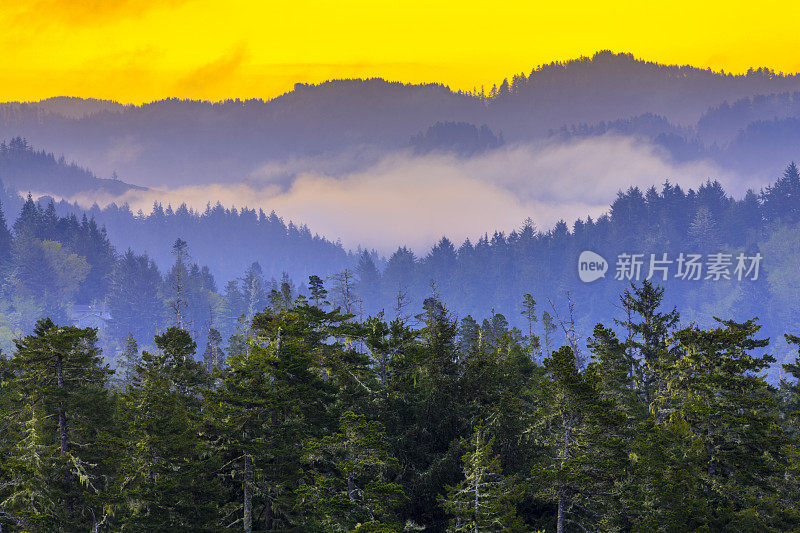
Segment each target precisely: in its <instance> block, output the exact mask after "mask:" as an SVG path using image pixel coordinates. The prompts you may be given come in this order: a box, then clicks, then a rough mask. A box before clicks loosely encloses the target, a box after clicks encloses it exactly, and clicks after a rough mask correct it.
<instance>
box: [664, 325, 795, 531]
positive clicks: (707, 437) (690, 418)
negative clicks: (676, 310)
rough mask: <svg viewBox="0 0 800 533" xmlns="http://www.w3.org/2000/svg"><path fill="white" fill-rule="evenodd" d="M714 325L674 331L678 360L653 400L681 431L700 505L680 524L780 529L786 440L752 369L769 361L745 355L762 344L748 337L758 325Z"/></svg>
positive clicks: (772, 404)
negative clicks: (679, 355)
mask: <svg viewBox="0 0 800 533" xmlns="http://www.w3.org/2000/svg"><path fill="white" fill-rule="evenodd" d="M720 324H721V325H720V327H717V328H713V329H710V330H706V331H704V330H700V329H698V328H697V327H696V326H690V327H688V328H685V329H682V330H680V331H678V332H677V333H676V334H675V338H676V340H677V341H678V343H679V345H680V349H681V352H682V357H680V359H678V360H677V361H676V362H675V364H674V365H673V366H672V368H671V372H670V374H669V376H668V380H669V384H668V386H667V387H666V388H665V389H664V390H663V392H661V393H660V395H659V396H658V397H657V398H656V400H655V402H654V403H655V405H656V407H657V409H658V410H659V412H661V413H663V414H664V417H665V422H664V423H665V424H669V425H673V426H675V427H676V428H679V429H680V431H681V433H682V434H683V438H682V439H681V440H679V441H677V442H676V444H677V445H678V446H680V447H681V451H682V455H683V456H684V457H686V461H688V462H689V464H691V465H693V468H694V471H693V474H694V476H695V478H696V479H697V480H698V484H699V491H698V493H696V494H694V495H693V497H694V499H695V501H697V502H703V504H704V506H705V509H703V508H702V507H701V508H700V509H696V510H695V512H694V515H693V516H692V521H691V522H688V524H689V525H692V527H693V528H702V527H705V528H709V529H711V530H724V529H734V530H737V529H738V530H743V529H744V530H751V531H752V530H768V529H770V528H779V529H784V528H786V527H787V525H788V524H787V523H786V522H784V520H789V519H790V518H789V517H788V516H787V514H791V510H790V509H787V510H784V509H783V506H782V504H781V503H780V493H781V485H782V478H783V472H784V471H785V467H786V461H787V459H786V454H785V444H786V437H785V436H784V435H783V433H782V431H781V427H780V424H779V417H778V406H777V402H776V399H775V395H774V394H773V392H772V391H771V387H770V386H769V385H768V384H767V383H766V382H765V381H764V379H763V375H761V374H760V373H761V372H763V371H764V370H765V369H766V368H767V367H768V366H769V364H770V363H772V362H774V360H775V359H774V357H773V356H772V355H770V354H768V353H764V354H756V353H753V351H754V350H759V349H763V348H764V347H766V346H767V344H768V341H767V340H764V339H757V338H756V337H755V335H756V334H757V332H758V330H759V329H760V326H758V325H757V324H755V322H754V321H753V320H750V321H747V322H743V323H736V322H733V321H720ZM667 414H668V418H667ZM785 511H789V512H788V513H787V512H785Z"/></svg>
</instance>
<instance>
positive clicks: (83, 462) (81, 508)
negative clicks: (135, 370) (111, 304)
mask: <svg viewBox="0 0 800 533" xmlns="http://www.w3.org/2000/svg"><path fill="white" fill-rule="evenodd" d="M10 364H11V366H12V368H13V369H14V377H13V387H14V389H15V390H16V391H17V394H18V396H17V398H18V401H19V403H20V406H21V408H20V409H19V410H18V411H17V419H16V422H17V424H19V426H21V427H22V428H23V429H22V434H23V435H24V436H23V438H22V443H21V446H20V447H19V448H17V449H16V450H15V451H14V452H12V457H11V458H10V462H11V465H12V466H11V471H12V476H13V478H14V479H16V480H17V481H18V482H19V484H18V485H16V487H15V488H16V490H15V491H14V493H12V494H11V496H10V497H9V498H8V499H7V500H6V501H7V505H8V508H9V511H10V512H11V513H12V514H15V515H17V516H19V517H21V520H23V521H25V522H27V523H29V524H31V525H33V526H34V527H35V528H37V529H38V528H43V529H46V530H49V531H73V530H76V529H84V530H85V529H89V528H91V527H94V526H95V525H96V524H98V522H100V521H101V520H103V518H104V514H105V510H104V508H103V505H102V496H103V492H104V490H105V484H106V481H105V478H106V476H107V475H108V474H109V472H110V471H111V469H112V468H111V465H110V458H109V457H108V456H107V455H106V452H107V451H108V450H107V448H106V447H105V446H103V442H104V439H105V437H104V434H105V432H107V431H108V430H109V428H110V424H111V421H110V400H109V397H108V391H107V389H106V382H107V380H108V377H109V376H110V375H111V374H112V373H113V371H112V370H110V369H109V368H108V367H107V366H103V363H102V357H101V355H100V351H99V349H98V348H97V331H96V330H95V329H91V328H87V329H80V328H76V327H72V326H67V327H59V326H56V325H55V324H54V323H53V322H52V321H51V320H49V319H42V320H40V321H39V322H38V323H37V324H36V327H35V328H34V331H33V333H32V334H31V335H28V336H26V337H25V338H23V339H20V340H18V341H16V353H15V354H14V357H13V358H12V359H11V361H10Z"/></svg>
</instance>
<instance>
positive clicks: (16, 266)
mask: <svg viewBox="0 0 800 533" xmlns="http://www.w3.org/2000/svg"><path fill="white" fill-rule="evenodd" d="M15 198H16V199H15ZM20 205H21V208H20V207H19V206H20ZM3 206H4V207H5V208H6V216H7V217H8V227H9V228H10V229H11V233H5V235H7V237H3V236H2V233H3V232H2V231H0V255H3V257H6V259H5V260H4V263H3V264H4V266H3V267H2V268H3V269H4V271H5V273H6V277H7V279H8V280H10V281H9V283H7V284H6V285H4V288H3V291H4V296H3V299H2V301H3V302H4V303H3V305H5V306H6V307H5V308H4V309H5V310H3V309H0V330H2V327H3V324H6V325H7V330H6V331H7V335H11V334H12V333H11V332H15V331H16V332H19V331H25V330H26V327H28V326H30V325H31V324H32V323H33V321H34V320H35V319H36V318H38V317H39V316H40V315H41V314H42V313H44V312H45V311H46V310H48V309H50V310H51V311H50V312H49V313H50V314H53V313H56V312H58V313H60V314H61V316H62V317H64V316H67V317H68V316H71V315H70V313H71V311H70V310H71V309H72V308H73V307H72V306H73V304H75V303H79V304H83V305H88V304H90V303H94V304H95V305H104V306H107V309H108V310H109V312H110V316H111V319H110V321H109V322H108V329H106V330H105V333H104V335H105V337H104V338H105V341H106V342H108V343H110V344H111V345H112V346H113V345H116V344H117V343H119V342H120V341H121V339H122V338H123V337H124V336H125V334H126V333H127V332H128V331H133V332H139V333H137V335H139V337H138V340H139V341H140V342H149V340H150V338H151V337H152V335H151V334H154V333H155V332H157V331H160V330H161V329H163V328H164V327H165V326H166V325H168V324H169V323H170V321H171V320H173V318H174V317H173V313H174V307H173V305H174V303H175V299H176V298H177V296H176V293H175V290H176V288H175V280H176V279H182V280H184V281H183V283H184V284H186V285H185V286H184V287H183V289H182V290H183V292H182V293H181V294H182V296H181V298H184V299H185V300H184V302H185V306H186V309H185V311H184V314H185V316H189V317H191V322H192V324H194V325H193V329H192V331H193V334H194V335H196V337H197V339H198V341H199V342H200V344H201V345H202V344H203V343H204V342H205V341H206V339H207V338H208V335H210V334H211V329H215V330H217V331H219V332H221V333H222V335H223V337H224V338H227V337H228V336H229V335H231V334H232V333H233V332H234V331H235V330H236V328H237V324H238V318H239V317H240V316H241V315H243V314H249V315H252V313H253V312H255V311H257V310H259V309H262V308H264V307H265V306H273V307H274V306H286V305H289V303H290V302H292V301H294V299H295V298H297V297H298V295H305V296H306V297H310V296H311V294H312V292H311V289H310V288H309V286H308V280H309V277H310V276H313V275H318V276H319V277H320V282H319V283H320V284H319V285H318V288H317V289H316V290H317V293H318V294H319V290H321V289H322V288H325V289H326V290H327V291H328V292H327V295H325V294H323V295H322V296H321V298H322V299H324V300H327V301H329V302H330V303H331V305H333V306H342V307H343V308H346V309H348V310H349V311H351V312H353V313H354V314H357V315H359V316H368V315H375V314H377V313H379V312H381V311H383V312H384V313H385V315H386V316H387V317H390V318H391V317H398V316H399V317H405V318H408V319H410V318H412V317H413V316H414V315H416V314H417V313H419V312H420V310H421V306H422V302H423V301H424V300H425V298H428V297H429V296H431V295H432V294H435V295H436V297H437V298H438V299H441V300H442V301H443V302H445V303H446V304H447V307H448V309H450V310H451V311H452V312H453V313H454V314H455V316H457V317H459V318H464V317H466V316H468V315H471V316H472V317H473V318H475V319H478V320H479V321H480V320H481V319H483V318H486V317H485V316H484V315H485V313H486V309H493V316H492V317H488V318H490V319H492V320H495V319H497V320H502V321H503V322H504V323H507V324H509V325H510V326H516V327H520V328H524V327H527V326H526V324H527V325H530V327H532V328H533V329H534V330H535V331H536V332H537V334H539V335H541V336H542V337H543V338H544V333H545V331H544V329H543V328H547V327H549V326H548V325H547V323H546V322H547V321H546V320H545V319H544V318H543V315H544V312H545V311H546V312H547V313H548V315H549V317H550V318H549V319H548V320H550V322H549V324H550V326H552V325H553V324H555V325H556V326H557V329H555V330H553V331H550V333H549V335H550V336H551V337H552V336H553V335H561V333H559V332H560V331H563V330H562V329H561V326H560V325H559V321H562V322H563V323H564V324H566V323H568V322H569V323H572V324H574V327H573V329H572V330H571V331H572V333H570V334H571V335H574V336H575V339H578V341H576V342H580V339H584V338H585V337H586V336H587V335H588V334H589V333H590V332H591V329H592V327H593V326H594V324H596V323H597V322H600V321H602V320H605V319H607V317H608V316H616V307H615V305H616V302H617V299H618V295H619V293H620V292H621V291H622V290H624V288H625V287H627V286H629V284H630V282H631V281H637V280H638V281H641V280H643V279H644V278H646V277H648V276H649V275H650V274H649V268H650V267H651V265H653V264H657V263H653V261H655V260H658V261H666V263H664V264H666V265H668V266H667V267H666V268H667V270H668V272H664V273H663V276H664V277H663V278H662V271H661V270H655V271H654V272H653V276H654V280H655V281H656V282H657V283H658V284H660V285H663V286H664V287H665V289H666V293H665V302H666V303H667V304H668V305H670V306H672V305H677V306H679V307H680V308H681V309H682V310H683V312H682V317H683V319H684V320H685V321H687V323H688V322H697V323H698V324H700V325H702V326H703V327H705V326H708V325H709V324H712V323H713V317H728V318H734V319H736V320H747V319H749V318H752V317H754V316H758V317H759V318H760V320H761V322H762V323H763V324H765V326H764V331H765V334H767V335H769V336H772V337H774V338H776V339H780V338H782V334H783V333H785V332H787V331H792V330H793V328H794V325H795V324H796V323H797V322H798V320H800V304H798V301H800V300H798V299H797V297H796V295H797V294H798V291H800V285H799V284H798V276H797V265H798V264H800V173H799V172H798V169H797V167H796V166H795V165H794V164H792V165H789V166H788V167H787V168H786V169H785V170H784V172H783V174H782V175H781V176H780V177H779V178H778V179H777V180H776V181H775V182H774V183H773V184H772V185H771V186H769V187H767V188H765V189H764V190H762V191H757V192H756V191H749V192H748V193H747V194H746V195H744V196H743V197H741V198H733V197H731V196H730V195H729V194H728V193H727V192H726V191H725V190H724V189H723V188H722V186H721V185H720V184H719V183H718V182H711V181H709V182H707V183H705V184H704V185H702V186H701V187H699V188H697V189H688V190H684V189H682V188H681V187H679V186H677V185H673V184H671V183H669V182H665V183H664V185H663V186H662V187H660V188H655V187H653V188H650V189H648V190H640V189H638V188H635V187H631V188H629V189H628V190H626V191H620V193H619V196H618V198H617V199H616V200H615V201H614V202H613V203H612V204H611V206H610V208H609V211H608V213H607V214H605V215H603V216H601V217H599V218H597V219H592V218H584V219H581V220H577V221H575V222H574V223H572V224H570V225H568V224H567V223H566V222H564V221H562V222H559V223H558V224H556V225H555V227H554V228H552V229H551V230H548V231H539V230H538V229H537V228H536V226H535V225H534V224H533V222H527V223H526V224H524V225H523V226H522V227H520V228H519V229H518V230H515V231H513V232H511V233H510V234H506V233H502V232H497V231H496V232H492V233H487V234H486V235H485V236H483V237H481V238H480V239H478V240H477V241H476V242H471V241H470V240H467V241H465V242H463V243H457V242H453V241H451V240H449V239H447V238H443V239H442V240H441V241H440V242H439V243H437V244H436V245H435V246H434V247H433V248H432V249H431V250H430V251H429V252H427V253H425V254H422V255H415V254H414V252H412V251H411V250H408V249H406V248H404V247H401V248H398V249H397V251H396V252H395V253H393V254H391V255H390V256H389V257H385V258H384V257H380V256H378V255H377V254H375V253H374V252H367V251H363V250H357V251H347V250H345V249H343V248H342V246H341V244H339V243H332V242H330V241H328V240H326V239H324V238H321V237H319V236H316V235H314V234H313V233H312V231H311V230H310V229H309V228H307V227H305V226H303V225H297V224H295V223H291V222H290V223H286V222H284V221H283V220H282V219H280V218H279V216H278V215H277V214H275V213H271V214H266V213H263V212H260V211H256V210H250V209H240V210H236V209H228V208H225V207H223V206H221V205H217V206H209V207H208V208H207V209H206V210H205V211H203V212H195V211H193V210H190V209H187V208H186V207H185V206H179V207H178V208H177V209H175V208H172V207H170V206H168V207H166V208H165V207H163V206H161V205H158V204H157V205H155V206H154V207H153V209H152V211H151V212H150V213H146V214H145V213H138V214H134V213H132V212H131V211H130V210H129V209H127V208H126V207H124V206H123V207H121V208H120V207H117V206H111V207H109V208H105V209H100V208H99V207H95V208H93V209H92V210H89V211H88V212H86V213H84V212H83V211H82V210H81V209H80V208H79V207H78V206H76V205H71V204H67V203H65V202H60V203H57V204H52V205H50V204H49V203H48V199H46V198H45V199H43V200H42V201H40V202H39V204H38V205H37V204H36V202H34V201H33V200H32V199H31V200H28V201H27V202H25V203H24V204H21V200H20V199H19V198H18V197H13V195H12V196H9V195H7V196H6V198H5V200H3ZM84 217H86V218H84ZM3 226H5V224H3ZM25 236H29V237H33V240H31V239H29V238H25ZM21 237H22V238H21ZM4 240H5V242H6V244H3V242H4ZM178 242H186V243H188V245H181V246H180V247H178V248H179V249H178V250H177V251H176V243H178ZM53 243H57V244H53ZM31 246H33V248H31ZM3 247H5V248H4V249H5V252H3ZM129 249H130V251H129V252H126V250H129ZM587 250H588V251H592V252H594V253H597V254H599V255H600V256H602V257H603V258H604V259H605V260H606V261H607V262H608V271H607V272H606V275H605V277H603V278H601V279H598V280H596V281H593V282H591V283H584V282H582V281H581V280H580V279H579V276H578V259H579V257H580V254H581V253H582V252H583V251H587ZM73 254H74V255H73ZM626 254H627V256H628V257H629V258H630V257H631V256H634V255H635V256H637V257H638V261H639V268H638V269H637V270H636V271H635V272H632V271H631V272H628V274H625V272H624V271H623V272H622V275H621V276H620V275H619V274H620V261H621V259H620V258H624V257H625V256H626ZM690 256H696V257H695V258H696V260H697V261H698V262H699V264H700V271H699V272H698V273H697V277H694V275H692V276H688V277H687V276H686V272H685V268H684V266H683V260H684V259H685V258H689V257H690ZM757 256H760V261H759V262H758V269H757V270H755V271H754V270H752V269H751V267H753V266H754V263H753V258H755V257H757ZM715 258H716V259H715ZM740 261H745V263H742V264H740ZM715 262H716V264H717V271H719V272H721V273H720V274H718V275H714V272H713V267H712V266H711V265H712V263H715ZM176 265H177V266H176ZM742 266H746V267H747V271H742V270H740V268H741V267H742ZM720 267H724V268H720ZM176 268H177V269H178V270H177V271H176V270H175V269H176ZM42 269H44V270H42ZM48 269H50V270H48ZM182 269H185V273H184V274H182V275H179V274H178V273H179V272H183V270H182ZM682 270H683V271H684V272H683V274H684V275H683V277H681V272H682ZM47 272H50V273H49V274H48V273H47ZM70 273H71V274H70ZM176 276H177V277H176ZM59 280H61V281H59ZM69 280H72V281H69ZM61 283H64V284H65V285H64V286H61V285H60V284H61ZM525 294H531V295H532V299H533V300H535V306H536V309H537V311H536V312H537V317H539V318H540V320H545V321H544V322H543V321H539V322H537V323H535V324H528V322H527V318H526V315H523V311H525V310H526V309H529V308H530V302H528V303H527V304H526V305H524V300H523V296H524V295H525ZM569 301H571V302H572V304H573V307H572V309H570V307H569V305H568V303H569ZM494 315H496V317H495V316H494ZM171 317H172V318H171ZM795 329H796V328H795ZM552 338H555V337H552ZM9 339H10V337H7V338H6V342H8V341H9ZM776 346H777V348H776V349H778V350H781V349H782V346H783V345H782V344H780V342H778V344H776Z"/></svg>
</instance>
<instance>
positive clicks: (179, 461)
mask: <svg viewBox="0 0 800 533" xmlns="http://www.w3.org/2000/svg"><path fill="white" fill-rule="evenodd" d="M155 342H156V346H157V347H158V348H159V351H158V352H157V353H150V352H147V351H145V352H143V353H142V357H141V362H140V364H139V365H138V366H137V367H136V373H135V375H134V378H133V382H132V383H131V385H130V386H129V388H128V390H127V391H126V392H125V394H124V395H123V404H124V411H123V412H124V416H125V420H126V425H125V431H124V433H123V442H124V448H123V449H124V451H123V454H124V455H123V457H124V459H123V461H122V464H121V465H120V470H121V474H120V478H119V479H118V483H119V485H118V490H119V492H120V494H121V495H122V497H121V501H120V502H119V503H118V508H117V515H118V516H117V521H118V524H119V528H120V529H121V530H122V531H142V530H162V531H165V530H169V531H204V530H205V531H207V530H211V529H212V527H211V524H212V522H213V518H214V514H213V513H214V511H215V502H214V493H213V489H214V486H215V485H214V479H215V476H214V473H213V472H209V471H207V470H202V467H203V465H204V464H205V461H204V460H203V457H205V456H207V451H206V450H205V445H204V442H203V441H202V440H201V439H200V434H199V430H200V427H201V426H200V424H201V421H202V420H201V417H200V402H201V400H202V396H203V394H204V393H206V392H207V390H208V387H209V377H208V374H207V373H206V372H205V369H204V367H203V365H202V364H201V363H198V362H196V361H195V360H194V358H193V356H194V353H195V349H196V344H195V343H194V341H192V339H191V336H190V335H189V334H188V333H187V332H186V331H183V330H181V329H178V328H175V327H172V328H170V329H169V330H167V331H166V332H165V333H164V334H163V335H159V336H156V338H155Z"/></svg>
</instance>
